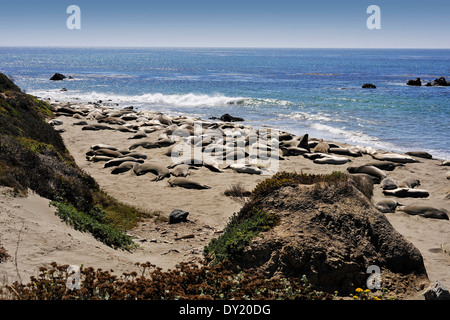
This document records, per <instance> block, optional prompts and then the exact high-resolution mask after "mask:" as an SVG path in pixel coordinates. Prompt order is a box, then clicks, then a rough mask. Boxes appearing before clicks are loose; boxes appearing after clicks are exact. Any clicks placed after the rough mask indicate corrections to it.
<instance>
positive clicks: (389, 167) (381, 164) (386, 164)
mask: <svg viewBox="0 0 450 320" xmlns="http://www.w3.org/2000/svg"><path fill="white" fill-rule="evenodd" d="M365 165H366V166H374V167H377V168H378V169H381V170H385V171H393V170H394V169H395V168H396V167H404V166H405V165H404V164H401V163H395V162H391V161H381V160H375V161H371V162H368V163H366V164H365Z"/></svg>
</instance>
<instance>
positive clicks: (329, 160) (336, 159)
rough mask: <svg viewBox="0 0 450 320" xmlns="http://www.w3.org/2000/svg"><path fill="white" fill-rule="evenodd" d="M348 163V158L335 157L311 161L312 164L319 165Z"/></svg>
mask: <svg viewBox="0 0 450 320" xmlns="http://www.w3.org/2000/svg"><path fill="white" fill-rule="evenodd" d="M349 161H351V160H350V159H348V158H345V157H336V156H326V157H322V158H318V159H314V160H313V162H314V163H319V164H344V163H347V162H349Z"/></svg>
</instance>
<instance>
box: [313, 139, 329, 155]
mask: <svg viewBox="0 0 450 320" xmlns="http://www.w3.org/2000/svg"><path fill="white" fill-rule="evenodd" d="M329 150H330V145H329V144H328V143H326V142H325V141H320V142H319V143H318V144H317V145H316V146H315V147H314V149H313V150H312V152H313V153H328V152H329Z"/></svg>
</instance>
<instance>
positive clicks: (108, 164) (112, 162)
mask: <svg viewBox="0 0 450 320" xmlns="http://www.w3.org/2000/svg"><path fill="white" fill-rule="evenodd" d="M124 162H139V163H143V162H144V160H142V159H136V158H133V157H123V158H114V159H112V160H109V161H107V162H106V163H105V164H104V165H103V168H109V167H117V166H120V165H121V164H122V163H124Z"/></svg>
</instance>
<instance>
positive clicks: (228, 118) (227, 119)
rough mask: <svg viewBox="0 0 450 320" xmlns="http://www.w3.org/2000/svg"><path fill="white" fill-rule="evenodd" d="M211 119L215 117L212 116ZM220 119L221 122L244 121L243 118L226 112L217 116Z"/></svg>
mask: <svg viewBox="0 0 450 320" xmlns="http://www.w3.org/2000/svg"><path fill="white" fill-rule="evenodd" d="M211 119H217V118H215V117H212V118H211ZM219 120H220V121H223V122H238V121H244V119H242V118H240V117H233V116H231V115H229V114H228V113H225V114H224V115H222V116H221V117H220V118H219Z"/></svg>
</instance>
